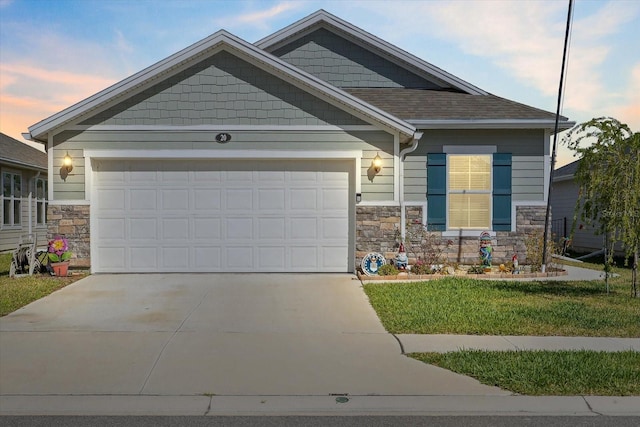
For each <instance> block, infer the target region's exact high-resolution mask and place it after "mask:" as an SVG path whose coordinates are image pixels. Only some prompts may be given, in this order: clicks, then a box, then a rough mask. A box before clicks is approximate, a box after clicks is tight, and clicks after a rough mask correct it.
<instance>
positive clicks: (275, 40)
mask: <svg viewBox="0 0 640 427" xmlns="http://www.w3.org/2000/svg"><path fill="white" fill-rule="evenodd" d="M318 28H326V29H328V30H329V31H333V32H336V31H337V32H338V34H340V33H342V34H346V35H347V36H348V38H349V40H351V41H353V42H355V43H358V44H360V45H362V46H364V47H366V48H367V49H372V48H373V49H374V50H375V51H376V52H377V53H379V54H380V55H381V56H383V57H386V58H387V59H389V60H391V61H392V62H394V63H396V64H398V65H400V66H403V67H405V68H407V69H408V70H410V71H414V72H415V71H417V72H419V73H421V74H423V75H427V76H430V77H432V78H434V79H435V80H437V81H440V82H443V83H444V84H445V85H447V86H450V87H451V88H453V89H457V90H460V91H462V92H466V93H469V94H472V95H486V94H487V92H485V91H484V90H482V89H480V88H478V87H476V86H474V85H472V84H471V83H468V82H466V81H464V80H462V79H461V78H459V77H456V76H454V75H453V74H450V73H448V72H446V71H444V70H442V69H440V68H438V67H436V66H435V65H433V64H430V63H428V62H426V61H424V60H422V59H420V58H418V57H417V56H414V55H412V54H410V53H408V52H406V51H404V50H402V49H400V48H399V47H397V46H394V45H392V44H391V43H389V42H386V41H384V40H382V39H380V38H378V37H376V36H374V35H373V34H370V33H368V32H366V31H364V30H363V29H361V28H358V27H356V26H355V25H353V24H350V23H349V22H346V21H344V20H342V19H340V18H338V17H336V16H334V15H332V14H330V13H329V12H327V11H325V10H319V11H317V12H315V13H312V14H311V15H309V16H307V17H305V18H302V19H300V20H299V21H297V22H294V23H293V24H291V25H289V26H287V27H285V28H283V29H282V30H280V31H277V32H275V33H273V34H271V35H270V36H267V37H265V38H263V39H261V40H258V41H257V42H256V43H255V45H256V46H257V47H259V48H260V49H264V50H266V51H268V52H273V51H274V50H275V49H277V48H279V47H281V46H283V45H284V44H287V43H290V42H292V41H294V40H296V39H298V38H300V37H302V36H304V35H306V34H308V33H310V32H312V31H315V30H316V29H318Z"/></svg>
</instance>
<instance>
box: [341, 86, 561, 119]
mask: <svg viewBox="0 0 640 427" xmlns="http://www.w3.org/2000/svg"><path fill="white" fill-rule="evenodd" d="M344 90H345V91H346V92H348V93H350V94H351V95H354V96H356V97H358V98H360V99H362V100H363V101H365V102H367V103H369V104H371V105H374V106H376V107H378V108H380V109H382V110H384V111H387V112H389V113H391V114H393V115H394V116H396V117H398V118H399V119H402V120H409V121H410V120H473V119H476V120H482V119H502V120H505V119H506V120H510V119H513V120H516V119H520V120H523V119H524V120H527V119H537V120H554V119H555V114H554V113H551V112H549V111H544V110H540V109H538V108H534V107H530V106H528V105H524V104H520V103H518V102H515V101H511V100H508V99H504V98H500V97H499V96H495V95H469V94H467V93H460V92H449V91H439V90H423V89H404V88H347V89H344ZM561 120H567V118H566V117H561Z"/></svg>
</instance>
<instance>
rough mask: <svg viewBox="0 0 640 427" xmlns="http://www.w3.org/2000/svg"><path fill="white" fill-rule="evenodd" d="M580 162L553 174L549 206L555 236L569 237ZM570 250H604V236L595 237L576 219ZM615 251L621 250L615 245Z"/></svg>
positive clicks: (580, 251) (591, 230)
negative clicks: (575, 178) (576, 177)
mask: <svg viewBox="0 0 640 427" xmlns="http://www.w3.org/2000/svg"><path fill="white" fill-rule="evenodd" d="M579 164H580V160H576V161H575V162H572V163H569V164H568V165H565V166H562V167H561V168H558V169H556V170H555V171H554V173H553V190H552V192H551V199H550V205H551V210H552V212H553V221H552V231H553V234H554V235H555V236H556V240H557V236H561V237H569V236H570V234H571V231H572V227H573V222H574V221H573V217H574V210H575V208H576V202H577V201H578V195H579V194H578V190H579V188H578V184H577V183H576V181H575V180H574V176H575V173H576V171H577V170H578V165H579ZM570 247H571V249H573V250H574V251H576V252H578V253H591V252H596V251H599V250H601V249H602V248H604V236H603V235H596V234H595V230H594V229H593V227H592V226H591V225H588V224H586V223H585V222H584V221H581V220H580V218H578V219H577V223H576V225H575V228H574V229H573V236H572V237H571V244H570ZM616 250H621V246H620V245H616Z"/></svg>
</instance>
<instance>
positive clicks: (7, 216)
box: [2, 172, 22, 226]
mask: <svg viewBox="0 0 640 427" xmlns="http://www.w3.org/2000/svg"><path fill="white" fill-rule="evenodd" d="M21 198H22V177H21V176H20V174H17V173H12V172H3V173H2V225H6V226H12V225H20V216H21V207H22V206H21V204H22V199H21Z"/></svg>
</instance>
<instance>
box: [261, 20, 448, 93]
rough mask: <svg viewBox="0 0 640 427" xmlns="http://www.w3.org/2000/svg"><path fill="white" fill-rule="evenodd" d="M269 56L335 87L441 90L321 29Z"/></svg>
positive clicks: (429, 82)
mask: <svg viewBox="0 0 640 427" xmlns="http://www.w3.org/2000/svg"><path fill="white" fill-rule="evenodd" d="M272 53H273V54H274V55H275V56H278V57H279V58H280V59H282V60H284V61H287V62H289V63H290V64H292V65H295V66H296V67H298V68H300V69H302V70H304V71H306V72H307V73H309V74H312V75H314V76H316V77H318V78H320V79H322V80H324V81H326V82H328V83H331V84H332V85H334V86H337V87H343V88H347V87H378V88H382V87H386V88H391V87H395V88H423V89H440V86H438V85H436V84H434V83H433V82H431V81H429V80H426V79H424V78H422V77H420V76H418V75H417V74H414V73H412V72H410V71H408V70H407V69H406V68H402V67H400V66H398V65H396V64H394V63H393V62H391V61H389V60H387V59H384V58H382V57H381V56H379V55H376V54H375V53H374V52H371V51H369V50H367V49H364V48H363V47H361V46H358V45H357V44H355V43H353V42H351V41H349V40H347V39H345V38H343V37H340V36H339V35H337V34H334V33H332V32H330V31H328V30H327V29H324V28H320V29H317V30H315V31H313V32H311V33H309V34H307V35H305V36H303V37H301V38H299V39H297V40H295V41H293V42H291V43H289V44H287V45H285V46H283V47H280V48H278V49H276V50H274V51H273V52H272Z"/></svg>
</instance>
